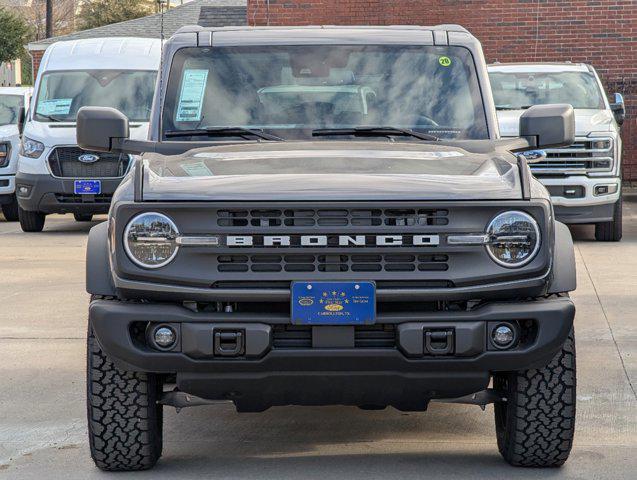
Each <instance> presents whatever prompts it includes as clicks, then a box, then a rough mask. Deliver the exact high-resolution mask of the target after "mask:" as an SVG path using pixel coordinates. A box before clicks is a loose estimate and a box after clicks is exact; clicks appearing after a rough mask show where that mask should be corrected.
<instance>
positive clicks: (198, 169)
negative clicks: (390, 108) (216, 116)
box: [143, 141, 522, 201]
mask: <svg viewBox="0 0 637 480" xmlns="http://www.w3.org/2000/svg"><path fill="white" fill-rule="evenodd" d="M144 166H145V168H144V185H143V198H144V200H168V201H169V200H177V201H179V200H191V201H224V200H233V201H242V200H252V201H254V200H264V201H273V200H297V201H298V200H328V201H329V200H403V199H409V200H497V199H520V198H521V196H522V195H521V187H520V179H519V172H518V168H517V164H516V163H515V157H514V156H513V155H510V154H508V153H501V152H491V153H489V154H477V153H469V152H467V151H465V150H463V149H461V148H456V147H449V146H442V145H435V144H411V143H406V142H380V141H367V142H359V141H352V142H334V141H322V142H285V143H279V142H271V143H249V144H241V145H232V146H228V145H226V146H217V147H207V148H200V149H194V150H190V151H188V152H186V153H184V154H182V155H174V156H163V155H158V154H150V155H146V156H145V157H144Z"/></svg>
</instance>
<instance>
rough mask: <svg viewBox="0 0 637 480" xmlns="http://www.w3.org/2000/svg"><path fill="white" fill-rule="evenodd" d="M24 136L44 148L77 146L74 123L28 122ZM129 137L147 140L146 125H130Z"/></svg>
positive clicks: (137, 123)
mask: <svg viewBox="0 0 637 480" xmlns="http://www.w3.org/2000/svg"><path fill="white" fill-rule="evenodd" d="M24 136H25V137H29V138H31V139H33V140H37V141H39V142H42V143H43V144H44V146H46V147H51V148H53V147H57V146H59V145H76V144H77V134H76V130H75V123H44V122H28V123H27V124H26V127H25V130H24ZM130 136H131V138H132V139H134V140H146V138H148V123H146V122H144V123H139V122H136V123H131V125H130Z"/></svg>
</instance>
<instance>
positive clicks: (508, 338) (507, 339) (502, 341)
mask: <svg viewBox="0 0 637 480" xmlns="http://www.w3.org/2000/svg"><path fill="white" fill-rule="evenodd" d="M492 335H493V343H495V344H496V345H497V346H498V347H500V348H506V347H508V346H510V345H511V344H512V343H513V341H514V340H515V332H514V331H513V329H512V328H511V327H509V326H508V325H499V326H497V327H496V328H495V329H494V330H493V334H492Z"/></svg>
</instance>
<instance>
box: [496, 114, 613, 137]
mask: <svg viewBox="0 0 637 480" xmlns="http://www.w3.org/2000/svg"><path fill="white" fill-rule="evenodd" d="M524 112H525V110H499V111H498V112H497V113H498V123H499V124H500V135H502V136H503V137H517V136H518V135H519V132H520V116H521V115H522V114H523V113H524ZM612 130H613V114H612V113H611V112H610V111H609V110H595V109H582V108H578V109H575V135H577V136H583V137H585V136H586V135H588V134H589V133H591V132H610V131H612Z"/></svg>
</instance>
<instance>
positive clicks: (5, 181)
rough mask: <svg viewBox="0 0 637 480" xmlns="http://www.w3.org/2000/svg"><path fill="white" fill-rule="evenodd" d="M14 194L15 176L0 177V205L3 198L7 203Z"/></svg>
mask: <svg viewBox="0 0 637 480" xmlns="http://www.w3.org/2000/svg"><path fill="white" fill-rule="evenodd" d="M14 193H15V176H14V175H0V204H1V203H2V199H3V198H4V197H6V198H7V200H8V201H10V200H11V198H13V194H14Z"/></svg>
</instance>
